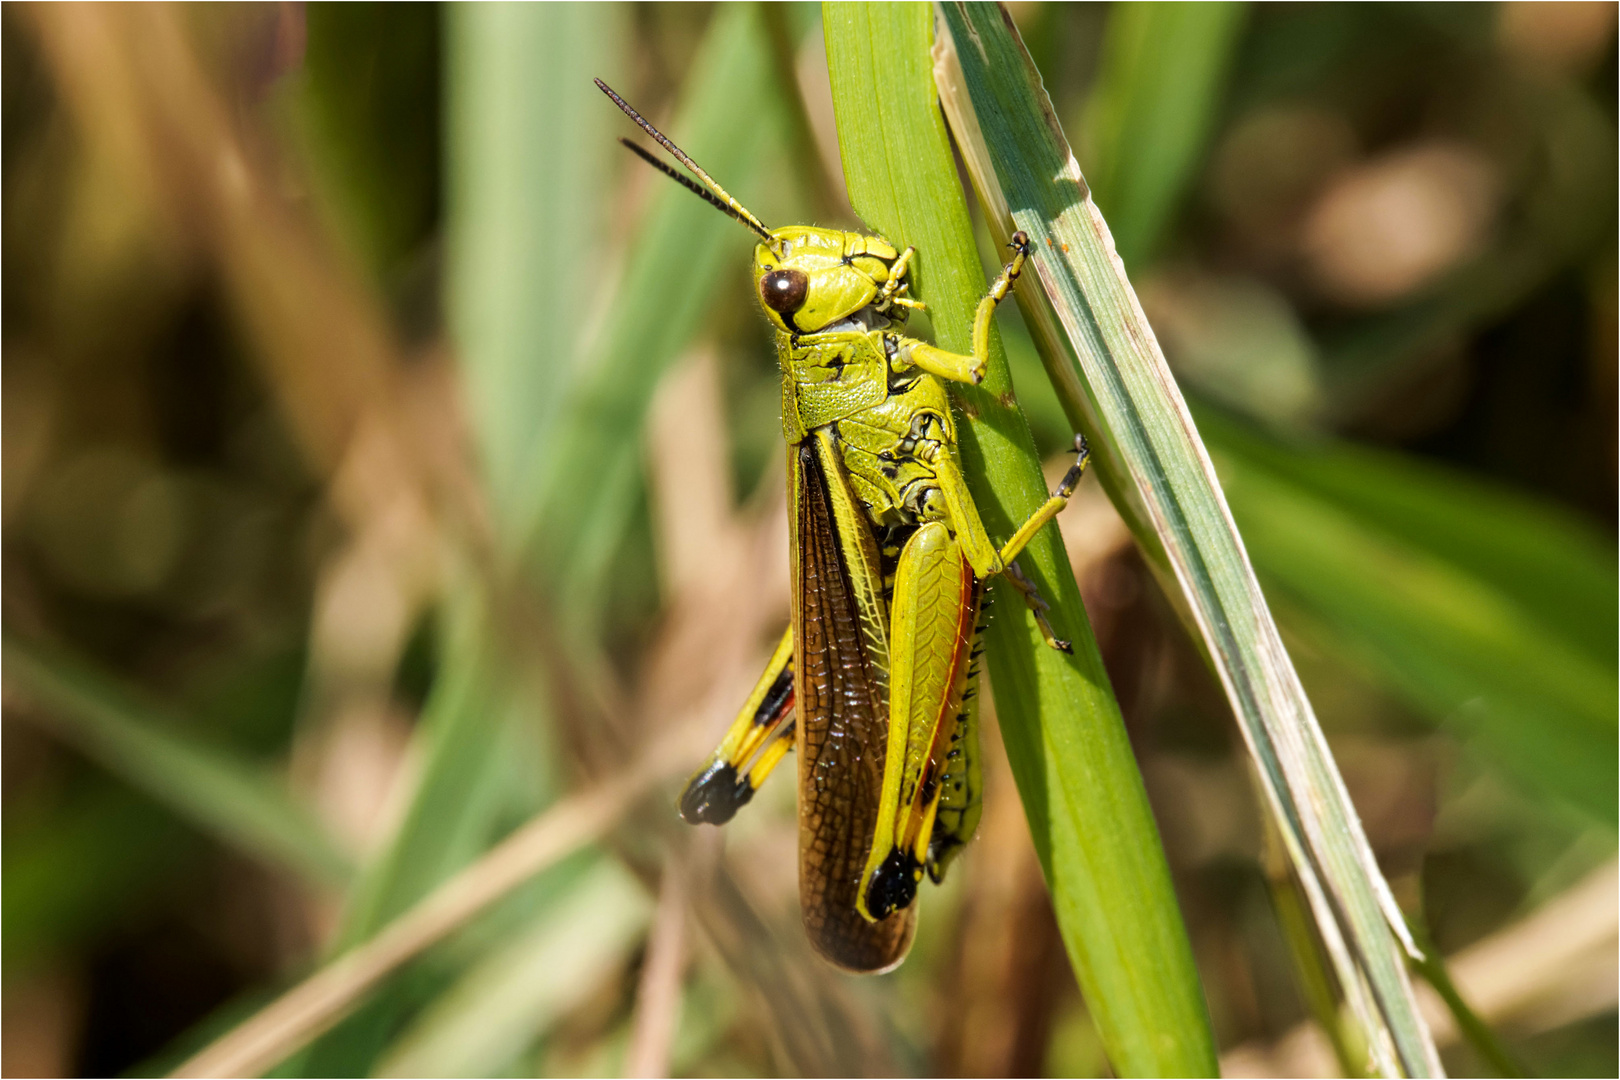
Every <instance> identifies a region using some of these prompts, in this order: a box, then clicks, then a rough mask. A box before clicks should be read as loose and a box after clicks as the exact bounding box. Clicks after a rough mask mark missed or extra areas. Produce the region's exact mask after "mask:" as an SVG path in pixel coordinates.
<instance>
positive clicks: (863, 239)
mask: <svg viewBox="0 0 1620 1080" xmlns="http://www.w3.org/2000/svg"><path fill="white" fill-rule="evenodd" d="M899 257H900V253H899V252H898V251H896V250H895V247H894V245H893V244H891V243H889V242H888V241H887V240H885V239H883V238H882V237H880V236H863V235H861V234H860V233H853V232H843V231H842V230H839V229H818V228H815V227H813V226H807V225H801V226H793V227H790V228H785V229H777V230H775V231H773V232H772V233H771V239H770V240H769V241H768V242H766V243H762V244H760V245H759V246H757V247H756V248H755V249H754V290H755V292H756V294H757V295H758V296H759V302H760V304H761V305H762V306H763V307H764V309H765V315H766V316H767V317H768V318H769V319H770V320H771V323H772V324H773V325H775V326H776V327H777V328H778V329H780V330H782V331H783V332H785V333H789V334H794V335H798V334H813V333H815V332H816V331H818V330H821V329H823V328H825V327H827V326H830V325H832V324H833V323H836V322H839V321H840V320H843V319H847V318H849V316H851V315H853V314H855V313H856V312H857V311H859V310H861V309H862V308H864V307H866V306H867V305H868V304H871V303H872V302H873V301H874V300H877V299H878V297H879V296H880V294H881V295H883V296H885V297H890V296H893V295H895V294H897V293H898V292H899V291H900V290H899V289H896V288H888V289H885V286H887V285H888V284H889V278H890V274H891V272H892V271H893V270H894V266H895V263H896V262H897V261H898V260H899ZM900 273H901V274H902V275H904V273H905V270H904V268H902V269H901V270H900Z"/></svg>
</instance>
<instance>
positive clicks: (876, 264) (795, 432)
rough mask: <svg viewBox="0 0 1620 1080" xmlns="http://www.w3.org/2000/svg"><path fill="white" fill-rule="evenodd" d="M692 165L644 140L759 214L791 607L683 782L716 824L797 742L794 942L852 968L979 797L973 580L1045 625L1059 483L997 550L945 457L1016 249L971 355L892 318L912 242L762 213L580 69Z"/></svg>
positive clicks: (1072, 481)
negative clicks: (1043, 570)
mask: <svg viewBox="0 0 1620 1080" xmlns="http://www.w3.org/2000/svg"><path fill="white" fill-rule="evenodd" d="M597 85H598V86H599V87H601V89H602V92H603V93H605V94H607V95H608V97H610V98H612V99H613V102H614V103H615V104H616V105H618V106H619V108H620V109H622V110H623V111H624V112H625V114H626V115H628V116H629V117H630V118H631V119H632V120H634V121H635V122H636V123H637V124H638V125H640V126H641V128H642V129H643V130H644V131H646V132H647V134H648V135H650V136H651V137H652V138H653V139H654V140H655V141H656V142H658V144H659V145H660V146H662V147H663V148H664V149H665V150H667V151H668V152H669V153H670V155H671V156H673V157H674V158H675V159H676V160H677V161H679V162H680V163H681V164H682V165H684V166H686V167H687V169H689V170H690V171H691V173H692V175H693V176H695V177H696V178H697V179H696V180H693V179H691V178H690V177H687V176H685V175H683V174H682V173H680V172H679V171H677V170H676V169H674V168H673V167H671V166H669V165H666V164H664V163H663V162H661V161H659V160H658V159H657V158H655V157H654V156H653V155H652V154H651V153H649V152H647V151H645V150H643V149H641V148H640V147H639V146H636V145H635V144H634V143H631V142H628V141H626V142H625V145H627V146H629V147H630V148H631V149H632V150H635V151H636V153H637V154H639V155H640V156H641V157H642V158H643V159H644V160H646V161H647V162H649V163H650V164H652V165H653V166H655V167H656V168H658V169H660V170H661V171H663V172H664V173H666V174H667V175H669V176H671V177H672V178H674V179H675V180H677V181H678V182H680V183H681V184H683V185H685V186H686V187H687V188H689V189H690V190H692V191H694V192H696V193H697V194H698V195H700V196H701V197H703V198H704V199H706V200H708V201H709V202H710V203H712V204H714V205H715V206H716V207H718V208H719V209H721V210H722V211H724V212H725V213H727V214H729V215H731V216H732V217H734V218H736V219H737V220H738V221H740V222H742V223H743V224H744V225H746V226H747V227H748V228H750V229H752V230H753V231H754V232H755V233H757V234H758V235H759V236H760V238H761V242H760V244H759V245H758V246H757V247H756V248H755V249H754V284H755V289H756V291H757V295H758V297H759V301H760V305H761V307H762V309H763V311H764V313H765V316H766V318H767V319H769V320H770V322H771V325H772V327H773V328H774V329H775V331H776V346H777V357H778V360H779V362H780V364H781V367H782V430H783V435H784V437H785V438H786V440H787V443H788V497H789V499H790V502H791V505H790V507H789V517H788V520H789V523H790V525H791V546H792V553H791V554H792V565H793V598H792V610H793V621H792V625H791V626H790V627H789V629H788V631H787V633H786V634H784V635H783V637H782V640H781V641H780V643H779V644H778V645H777V648H776V652H775V654H774V655H773V656H772V658H771V662H770V664H769V665H767V667H766V670H765V673H764V674H763V675H762V676H761V677H760V680H759V682H758V684H756V686H755V687H754V691H753V693H752V694H750V695H749V698H748V701H747V702H746V703H745V704H744V706H743V709H742V711H741V712H740V713H739V714H738V715H737V719H736V720H735V721H734V722H733V724H732V726H731V728H730V729H729V730H728V731H727V732H726V735H725V738H724V739H723V740H722V741H721V743H720V746H719V747H718V748H717V749H716V750H715V752H714V754H713V755H712V756H711V757H710V759H709V762H708V764H707V765H705V766H704V768H703V769H701V770H699V771H698V773H697V774H696V775H694V776H693V777H692V779H691V781H690V782H689V783H688V784H687V787H686V790H685V791H684V793H683V794H682V796H681V801H680V810H681V815H682V816H683V817H684V818H686V820H688V821H691V822H707V823H712V824H723V823H724V822H726V821H728V820H729V819H730V818H731V816H732V815H733V814H735V813H736V812H737V810H738V809H739V808H740V807H741V806H742V805H743V804H745V803H746V802H747V801H748V800H749V799H750V798H751V797H752V796H753V793H754V792H755V791H756V790H758V788H759V785H760V784H761V783H763V782H764V780H765V778H766V777H767V776H768V775H769V774H770V772H771V770H772V769H774V768H775V767H776V765H777V764H778V763H780V762H781V760H782V758H783V757H784V756H786V754H787V752H788V750H789V748H790V747H791V748H796V749H797V750H798V752H799V900H800V907H801V910H802V912H803V917H804V926H805V930H806V932H807V933H808V934H809V937H810V941H811V944H812V945H814V946H815V948H816V950H817V951H818V952H819V953H820V954H821V955H822V956H824V957H826V958H827V959H828V960H830V961H832V962H833V963H834V964H837V965H838V966H840V967H842V968H845V969H847V970H850V971H861V972H874V971H884V970H887V969H888V968H891V967H893V966H894V965H896V964H898V963H899V962H900V961H901V960H902V959H904V958H905V955H906V950H907V949H909V948H910V946H911V938H912V935H913V932H914V930H915V927H916V907H915V900H916V896H917V885H918V883H919V882H920V881H921V880H922V877H923V874H924V873H925V872H926V873H927V874H928V875H929V876H930V877H932V878H933V879H934V880H935V881H939V880H940V879H941V878H942V876H943V875H944V873H945V870H946V868H947V866H948V865H949V864H950V861H951V859H952V858H953V857H954V856H955V854H956V853H957V852H958V851H959V850H960V849H961V848H962V846H963V845H964V844H966V843H967V842H968V840H969V839H971V837H972V835H973V831H974V829H975V828H976V827H977V824H978V817H979V769H978V763H977V740H978V734H977V720H976V712H975V709H974V693H975V688H974V685H973V684H974V680H975V675H976V670H975V660H976V658H977V656H978V640H979V632H980V630H981V625H980V616H981V613H982V610H983V601H984V582H985V580H986V579H987V578H990V577H993V576H995V575H997V574H1005V575H1006V578H1007V581H1008V582H1009V583H1010V584H1012V585H1013V586H1015V587H1016V588H1017V589H1018V590H1019V591H1020V592H1021V593H1023V595H1024V598H1025V600H1026V602H1027V603H1028V604H1029V606H1030V607H1031V609H1032V610H1033V611H1034V613H1035V618H1036V621H1037V622H1038V623H1039V625H1040V627H1041V630H1042V632H1043V633H1044V635H1045V636H1046V640H1047V642H1048V643H1049V644H1051V645H1052V646H1054V647H1056V648H1061V649H1067V648H1068V646H1067V644H1066V643H1065V642H1062V641H1059V640H1058V639H1057V638H1056V636H1055V635H1054V634H1053V632H1052V629H1051V627H1050V626H1049V625H1047V622H1046V619H1045V617H1044V614H1043V612H1044V611H1045V608H1046V605H1045V604H1044V603H1043V602H1042V601H1041V600H1040V598H1039V597H1038V596H1036V595H1035V592H1034V588H1033V586H1031V585H1030V584H1029V582H1028V581H1027V580H1026V579H1025V578H1024V577H1023V575H1022V574H1020V573H1018V570H1017V567H1016V565H1015V564H1014V563H1013V559H1014V558H1015V557H1016V556H1017V555H1018V553H1019V552H1020V551H1022V550H1023V548H1024V545H1025V544H1026V543H1028V541H1029V539H1030V537H1032V536H1034V535H1035V533H1036V531H1037V530H1039V529H1040V528H1041V527H1042V526H1043V525H1045V524H1046V523H1047V522H1049V521H1050V520H1051V519H1052V518H1053V517H1054V516H1055V515H1056V514H1057V512H1058V511H1059V510H1061V509H1062V508H1063V505H1064V504H1065V503H1066V502H1067V500H1068V497H1069V495H1070V494H1071V493H1072V492H1073V490H1074V487H1075V485H1076V484H1077V483H1079V480H1080V476H1081V474H1082V472H1083V471H1084V469H1085V466H1086V461H1087V454H1086V449H1085V440H1084V439H1082V438H1079V437H1078V436H1077V437H1076V440H1075V447H1076V450H1077V451H1078V456H1077V458H1076V461H1075V465H1074V467H1073V468H1071V469H1070V470H1069V472H1068V474H1067V475H1066V476H1065V477H1064V479H1063V482H1062V483H1061V484H1060V485H1059V486H1058V490H1057V492H1056V493H1055V494H1054V495H1053V496H1052V497H1051V498H1049V499H1048V500H1047V501H1046V504H1045V505H1043V506H1042V507H1041V508H1040V509H1039V510H1038V511H1036V513H1035V514H1034V515H1032V516H1031V517H1030V519H1029V520H1028V521H1026V522H1025V523H1024V524H1023V525H1022V526H1021V527H1020V528H1019V529H1018V531H1017V532H1016V533H1014V534H1013V537H1012V539H1010V540H1009V541H1008V542H1007V543H1006V544H1004V545H1002V546H1001V547H1000V548H997V547H996V545H995V544H993V543H992V542H991V540H990V537H989V535H988V534H987V533H986V531H985V528H984V524H983V522H981V521H980V519H979V512H978V509H977V507H975V506H974V504H973V499H972V497H971V496H970V495H969V494H968V489H967V484H966V481H965V480H964V478H963V476H962V472H961V467H960V465H959V464H958V463H957V452H956V421H955V417H954V416H953V415H952V412H951V407H950V401H949V398H948V396H947V394H946V391H945V387H944V381H954V382H965V383H977V382H979V381H980V380H981V379H983V378H984V371H985V364H986V361H987V357H988V351H989V345H988V341H989V329H990V320H991V318H992V316H993V315H994V313H995V308H996V305H997V304H998V303H1000V301H1001V300H1003V299H1004V298H1005V297H1006V296H1007V294H1008V292H1010V291H1011V289H1012V287H1013V283H1014V282H1015V281H1016V280H1017V278H1018V274H1019V271H1020V270H1021V269H1022V267H1023V264H1024V259H1025V257H1026V255H1027V254H1028V250H1029V248H1028V240H1027V238H1026V237H1025V236H1024V234H1023V233H1018V234H1016V235H1015V236H1014V237H1013V244H1012V247H1013V249H1014V254H1013V258H1012V260H1011V261H1010V262H1009V263H1008V264H1007V265H1006V266H1005V267H1004V268H1003V269H1002V272H1001V275H1000V276H999V277H997V279H996V281H995V283H994V284H993V285H992V286H991V287H990V290H989V293H988V294H987V295H986V296H985V297H984V299H983V300H982V301H981V302H980V304H979V308H978V311H977V313H976V316H975V319H974V325H973V352H972V355H962V354H958V353H951V352H947V351H945V350H943V349H940V348H938V347H936V346H934V345H931V344H929V343H927V342H925V341H919V340H917V339H915V338H910V337H907V336H905V335H904V334H903V333H901V332H900V329H899V328H901V327H903V326H904V324H905V318H906V313H907V311H908V309H913V308H919V307H921V306H922V305H921V304H920V303H918V302H917V301H915V300H912V299H910V298H909V297H907V296H906V291H907V285H908V281H907V278H908V273H907V271H908V267H909V265H910V262H911V259H912V257H913V254H914V252H913V250H912V249H910V248H906V249H905V250H900V249H898V248H896V247H895V246H894V245H892V244H890V243H889V242H888V241H887V240H885V239H884V238H882V237H880V236H870V235H863V234H861V233H854V232H844V231H841V230H837V229H819V228H812V227H806V226H793V227H788V228H782V229H776V230H771V229H767V228H766V227H765V225H764V224H762V223H761V222H760V220H759V219H758V218H757V217H755V216H754V215H753V214H751V213H750V212H749V211H748V209H747V208H746V207H744V206H743V205H742V204H741V203H739V202H738V201H737V200H736V199H734V198H732V197H731V196H730V195H729V194H727V193H726V191H725V189H724V188H722V187H720V185H719V184H717V183H715V181H714V180H713V178H711V177H710V176H709V175H708V173H706V172H704V171H703V170H702V169H701V168H700V167H699V166H698V165H697V163H696V162H694V161H692V159H691V158H689V157H688V156H687V155H686V154H685V153H684V152H682V151H681V149H680V148H679V147H677V146H676V145H675V144H674V143H672V142H670V141H669V140H668V139H667V138H665V137H664V136H663V134H661V133H660V132H659V131H658V130H657V129H656V128H654V127H653V126H652V125H651V124H649V123H648V122H647V121H646V120H644V119H642V117H641V116H640V115H639V114H638V113H637V112H636V111H635V110H634V109H632V108H631V107H630V106H629V105H627V104H626V103H625V102H624V100H623V99H622V98H620V97H619V96H618V95H617V94H615V93H614V92H613V91H612V90H610V89H608V87H607V86H606V85H605V84H604V83H602V82H601V80H597Z"/></svg>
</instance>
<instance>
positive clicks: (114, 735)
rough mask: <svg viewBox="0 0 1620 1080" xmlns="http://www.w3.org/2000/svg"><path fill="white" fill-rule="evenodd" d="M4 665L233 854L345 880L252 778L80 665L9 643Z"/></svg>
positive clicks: (286, 800) (73, 737)
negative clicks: (236, 851)
mask: <svg viewBox="0 0 1620 1080" xmlns="http://www.w3.org/2000/svg"><path fill="white" fill-rule="evenodd" d="M5 665H6V678H7V680H8V685H10V686H11V687H12V688H14V689H16V690H17V691H20V692H21V693H23V694H25V695H26V696H27V697H28V698H30V699H32V700H33V701H34V702H35V703H36V704H37V705H38V706H39V708H40V715H41V716H42V717H45V718H48V720H49V721H50V722H51V726H52V728H53V730H55V731H56V732H58V733H59V734H60V735H61V736H62V737H63V738H64V739H66V740H67V741H68V742H70V743H72V744H73V745H74V746H76V747H78V748H79V749H80V750H81V751H83V752H84V753H85V754H86V755H88V756H89V757H90V758H92V759H93V760H95V761H96V762H97V763H99V764H100V765H101V766H102V767H103V768H105V769H106V770H107V771H108V772H110V773H112V774H113V775H114V776H118V777H120V778H122V779H123V780H124V781H125V782H127V783H129V784H131V785H132V786H134V787H136V788H138V789H139V790H141V791H143V792H145V793H146V794H147V795H149V796H151V797H152V798H153V799H156V800H157V801H158V802H160V803H162V804H163V805H165V806H167V807H168V808H169V809H171V810H173V811H174V812H175V813H176V814H178V815H180V817H182V818H183V819H185V820H186V821H189V822H190V823H191V824H193V825H195V826H197V827H198V828H200V829H202V830H203V831H204V832H206V833H209V834H211V835H212V836H214V837H216V838H217V839H219V840H220V841H222V842H223V843H225V844H226V845H228V846H230V847H232V848H234V849H236V850H238V851H242V852H245V853H247V854H249V855H252V856H254V857H255V858H258V859H261V860H263V861H265V862H267V863H269V864H271V865H272V866H277V867H281V868H284V869H287V870H291V871H293V872H294V873H296V874H298V875H299V876H300V877H303V878H305V879H306V880H309V881H311V882H314V883H317V884H319V885H322V886H329V887H330V886H339V885H342V884H344V883H345V882H347V881H348V879H349V875H350V872H351V865H350V863H349V860H348V857H347V856H345V855H344V854H343V853H342V851H341V850H339V848H338V847H337V846H336V845H335V844H334V843H333V842H332V840H331V838H330V837H328V836H327V834H326V833H325V831H324V830H322V828H321V827H320V825H319V824H317V822H316V821H315V819H314V817H313V815H311V814H309V813H308V812H307V811H306V810H305V809H304V808H303V807H301V806H299V805H297V804H296V803H294V802H293V800H292V798H291V797H290V796H289V795H288V794H287V792H286V791H285V790H284V789H283V788H282V786H281V785H280V784H278V783H277V782H276V781H274V780H272V779H271V778H270V777H269V776H267V775H265V774H264V773H262V772H260V771H259V770H258V769H256V768H254V767H253V766H251V765H249V764H247V763H246V762H243V761H239V760H237V759H235V758H234V757H232V756H230V755H229V754H226V753H224V752H222V751H220V750H216V749H214V748H212V747H208V746H205V745H203V744H201V743H199V742H198V741H197V740H195V739H193V738H190V737H188V736H187V735H185V734H183V733H182V732H183V727H182V725H180V724H179V723H177V722H176V721H174V720H173V719H172V718H170V717H166V716H163V715H162V714H161V713H160V712H159V710H157V709H155V708H153V707H151V706H149V705H146V704H143V703H140V702H138V701H137V700H136V699H135V698H134V696H133V695H132V694H130V693H129V692H128V691H126V690H124V689H123V688H121V687H119V686H116V685H115V684H114V683H113V682H112V681H111V680H109V679H107V678H106V677H105V676H103V675H99V674H97V673H96V672H94V671H92V670H91V669H90V668H89V667H88V666H86V665H84V664H82V663H78V662H76V661H74V660H71V659H68V658H66V657H64V656H61V655H58V654H56V653H54V652H52V651H49V650H46V649H44V648H41V647H39V646H35V645H31V644H28V643H25V642H22V641H20V640H18V639H16V638H12V637H9V636H8V637H7V638H6V641H5Z"/></svg>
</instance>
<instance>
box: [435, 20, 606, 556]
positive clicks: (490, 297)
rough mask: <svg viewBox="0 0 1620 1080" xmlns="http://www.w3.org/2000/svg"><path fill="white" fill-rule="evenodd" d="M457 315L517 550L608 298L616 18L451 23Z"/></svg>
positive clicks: (500, 515)
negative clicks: (601, 265) (602, 87)
mask: <svg viewBox="0 0 1620 1080" xmlns="http://www.w3.org/2000/svg"><path fill="white" fill-rule="evenodd" d="M445 19H446V29H447V31H448V48H447V52H448V54H449V71H448V79H447V85H448V87H449V97H448V104H449V115H448V117H447V120H448V123H447V135H448V141H449V145H448V146H447V148H446V149H447V152H446V163H447V168H448V175H447V182H448V191H447V207H448V211H449V217H450V220H449V227H448V230H447V237H448V255H449V266H448V277H447V286H448V297H447V299H448V303H449V311H450V316H451V330H452V332H453V334H454V337H455V341H456V345H457V355H458V358H459V361H460V364H461V372H462V378H463V384H464V385H465V386H466V388H467V399H468V405H469V411H470V412H471V415H472V420H473V421H474V422H473V423H472V424H471V425H470V427H471V430H472V431H473V433H474V434H475V435H476V437H477V439H478V443H479V447H478V448H479V451H480V457H481V459H482V464H483V468H484V475H485V477H486V479H487V485H488V490H489V499H490V505H491V508H492V510H493V512H494V515H495V517H496V519H497V527H498V530H499V532H500V538H501V540H502V541H504V542H505V545H506V547H507V548H508V549H509V550H510V549H513V548H516V547H517V546H518V545H519V543H520V542H521V540H522V539H523V538H524V537H525V536H526V535H527V533H528V532H529V531H532V529H533V528H534V521H535V516H536V514H537V513H538V512H539V505H538V502H539V498H540V493H541V488H540V485H541V480H542V475H541V473H542V470H543V469H544V466H545V464H546V462H547V460H548V452H549V450H550V445H549V444H550V441H551V438H552V436H553V434H554V431H555V429H556V427H557V425H558V423H559V421H560V419H561V418H562V417H563V415H564V410H563V407H564V404H565V402H566V400H567V394H566V390H567V388H568V387H569V386H570V385H571V383H572V381H573V380H574V379H575V378H577V376H578V369H579V359H580V354H581V352H582V351H583V346H584V343H585V338H586V336H587V334H588V333H589V326H588V322H589V320H590V318H591V316H592V315H593V313H595V312H597V311H598V309H599V308H600V306H601V302H602V301H603V300H604V299H606V297H605V296H604V295H603V293H604V292H605V290H604V289H603V287H602V281H603V277H602V274H601V273H600V271H599V269H598V268H597V267H595V266H593V265H591V263H592V260H593V259H601V258H605V257H606V253H605V252H604V251H603V250H602V249H603V247H604V244H603V237H604V236H606V235H608V233H609V231H610V226H611V213H610V210H611V203H610V199H609V196H610V193H611V191H612V189H613V185H612V182H611V181H612V178H613V176H614V174H615V171H616V170H615V166H617V165H619V157H620V156H621V155H622V154H623V151H622V150H621V149H620V148H619V147H618V146H616V145H614V143H613V140H612V139H608V138H604V137H603V134H602V128H603V122H602V114H601V113H600V111H599V108H598V106H599V104H600V102H599V98H600V97H601V95H600V94H598V93H597V90H596V87H595V85H594V84H593V83H592V82H591V79H592V78H593V77H596V76H600V77H602V78H605V79H608V80H609V81H612V80H613V79H614V78H615V77H616V76H617V74H618V72H619V71H620V70H621V68H622V66H623V61H622V59H621V53H622V51H623V45H622V42H624V41H625V40H626V38H627V37H628V35H629V29H630V28H629V19H628V16H627V13H626V11H625V9H623V8H622V7H621V6H620V5H616V4H534V5H528V4H487V5H486V4H476V5H471V6H469V7H465V8H447V9H445Z"/></svg>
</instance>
